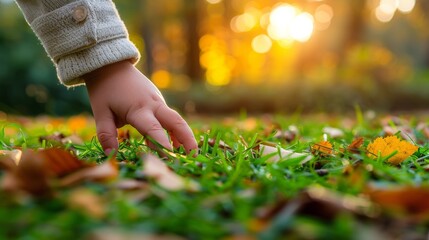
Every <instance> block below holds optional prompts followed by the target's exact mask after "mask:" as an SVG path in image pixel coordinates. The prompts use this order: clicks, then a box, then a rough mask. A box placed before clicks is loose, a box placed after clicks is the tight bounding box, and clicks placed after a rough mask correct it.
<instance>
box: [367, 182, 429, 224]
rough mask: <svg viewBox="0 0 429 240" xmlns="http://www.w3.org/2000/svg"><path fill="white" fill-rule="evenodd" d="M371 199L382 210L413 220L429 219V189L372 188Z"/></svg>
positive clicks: (411, 187)
mask: <svg viewBox="0 0 429 240" xmlns="http://www.w3.org/2000/svg"><path fill="white" fill-rule="evenodd" d="M367 194H368V196H369V197H370V199H371V200H372V201H373V202H375V203H377V204H379V205H380V207H381V208H383V209H385V210H386V211H388V212H390V213H392V214H394V215H397V216H402V217H403V216H405V217H408V218H410V219H411V220H417V221H420V220H428V219H429V204H428V199H429V187H427V186H425V187H414V186H402V187H395V188H389V189H380V188H378V189H377V188H374V187H370V188H369V190H368V192H367Z"/></svg>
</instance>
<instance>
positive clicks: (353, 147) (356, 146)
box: [347, 137, 363, 154]
mask: <svg viewBox="0 0 429 240" xmlns="http://www.w3.org/2000/svg"><path fill="white" fill-rule="evenodd" d="M362 144H363V137H358V138H355V140H353V142H352V143H350V145H349V146H348V147H347V151H348V152H351V153H356V154H360V153H361V150H360V148H361V146H362Z"/></svg>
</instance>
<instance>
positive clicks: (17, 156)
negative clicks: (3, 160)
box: [0, 149, 22, 165]
mask: <svg viewBox="0 0 429 240" xmlns="http://www.w3.org/2000/svg"><path fill="white" fill-rule="evenodd" d="M0 156H6V157H9V158H10V159H12V160H13V162H14V163H15V164H16V165H18V164H19V162H20V161H21V157H22V151H21V150H19V149H13V150H0Z"/></svg>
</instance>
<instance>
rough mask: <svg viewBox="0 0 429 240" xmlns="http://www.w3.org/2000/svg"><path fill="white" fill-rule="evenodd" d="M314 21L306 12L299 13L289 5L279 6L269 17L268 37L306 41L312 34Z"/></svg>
mask: <svg viewBox="0 0 429 240" xmlns="http://www.w3.org/2000/svg"><path fill="white" fill-rule="evenodd" d="M313 30H314V19H313V16H312V15H311V14H309V13H307V12H300V11H299V10H298V9H297V8H295V7H294V6H292V5H289V4H281V5H279V6H277V7H275V8H274V9H273V11H272V12H271V15H270V25H269V26H268V29H267V31H268V35H269V36H270V37H271V38H272V39H275V40H291V39H293V40H296V41H299V42H305V41H308V40H309V39H310V37H311V35H312V34H313Z"/></svg>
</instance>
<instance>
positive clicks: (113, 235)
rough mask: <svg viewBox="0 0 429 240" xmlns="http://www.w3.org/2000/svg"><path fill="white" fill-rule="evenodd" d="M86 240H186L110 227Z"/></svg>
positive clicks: (98, 230) (90, 235) (96, 231)
mask: <svg viewBox="0 0 429 240" xmlns="http://www.w3.org/2000/svg"><path fill="white" fill-rule="evenodd" d="M84 239H85V240H184V239H185V238H182V237H179V236H174V235H167V234H164V235H161V234H158V235H156V234H148V233H138V232H129V231H125V230H124V229H119V228H115V227H109V228H104V229H100V228H98V229H96V230H95V231H94V232H92V233H90V234H89V235H88V236H87V237H85V238H84Z"/></svg>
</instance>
